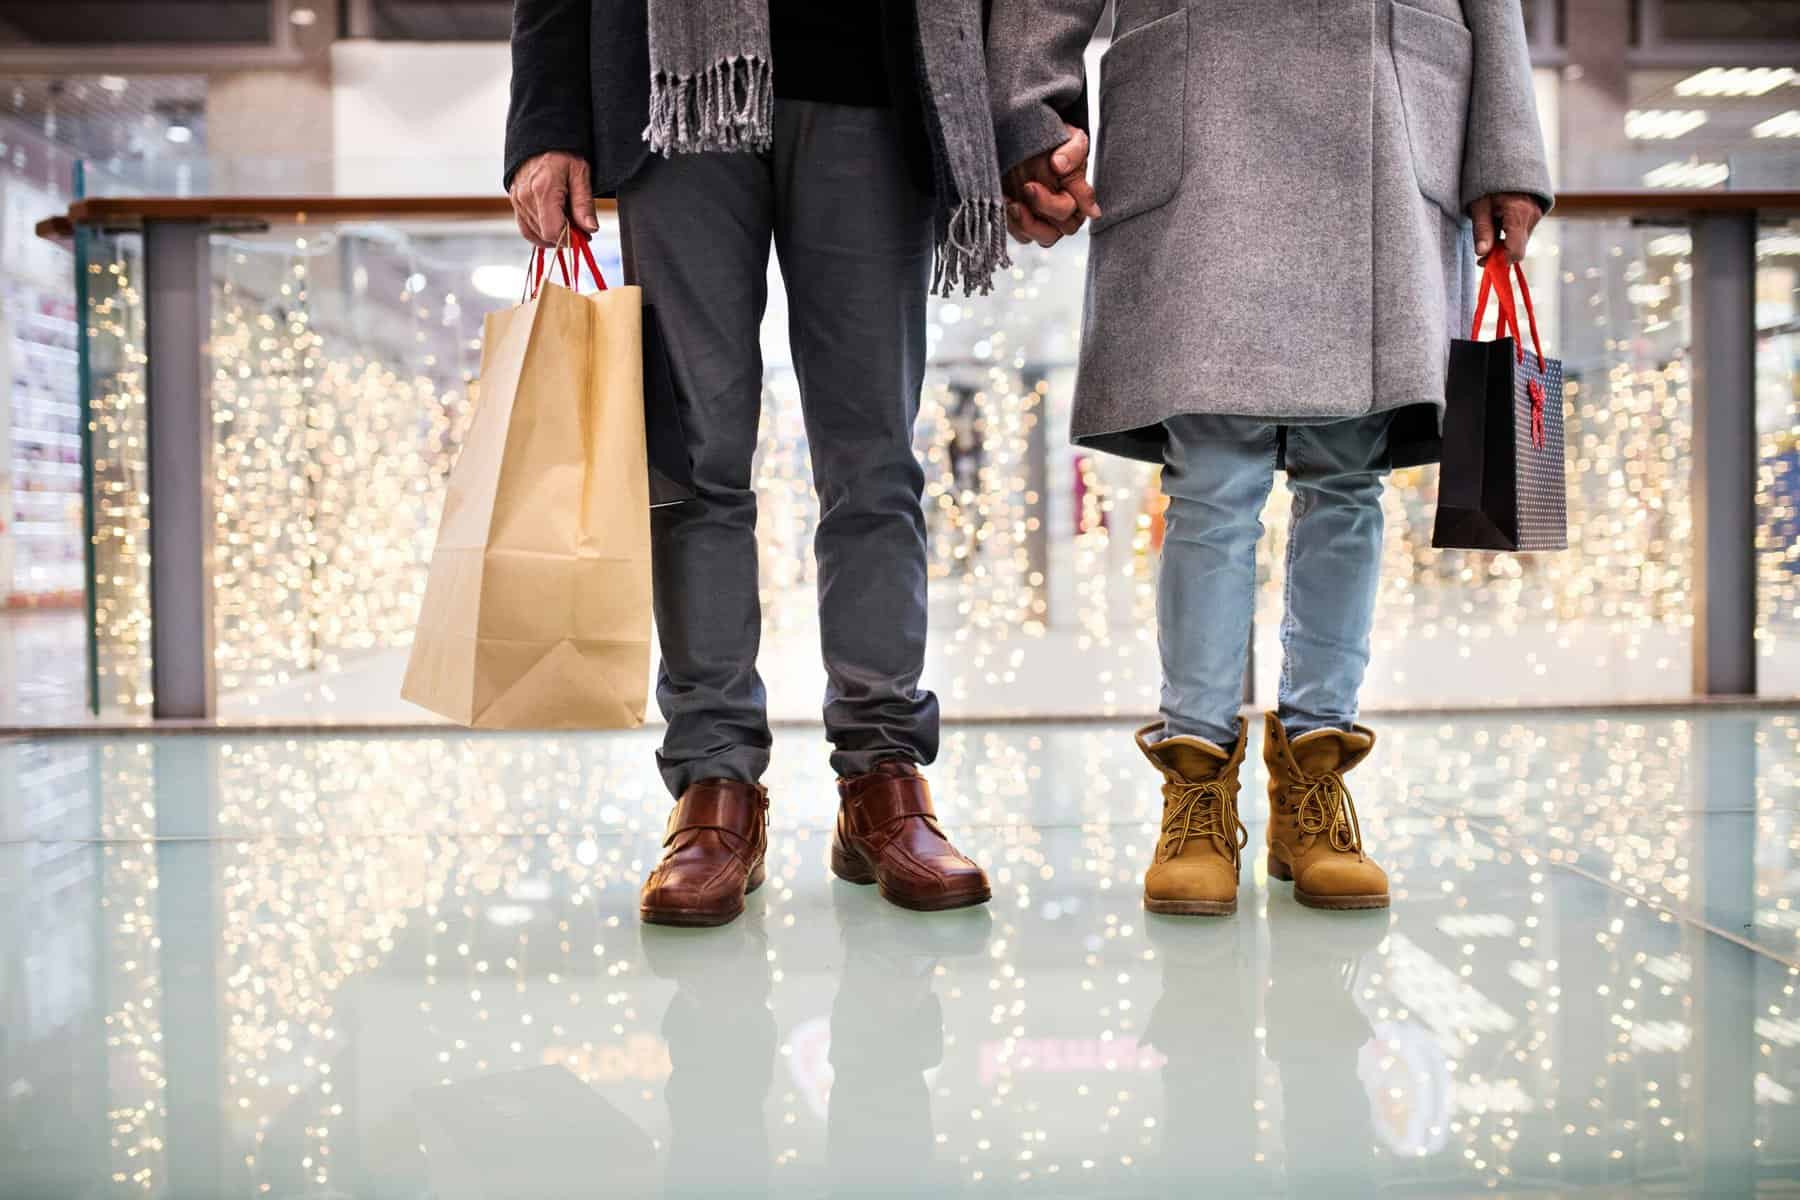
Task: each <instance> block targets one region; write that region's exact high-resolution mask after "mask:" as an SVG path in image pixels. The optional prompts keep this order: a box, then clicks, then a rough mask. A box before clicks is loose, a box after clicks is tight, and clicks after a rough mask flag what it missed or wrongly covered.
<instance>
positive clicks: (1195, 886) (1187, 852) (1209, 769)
mask: <svg viewBox="0 0 1800 1200" xmlns="http://www.w3.org/2000/svg"><path fill="white" fill-rule="evenodd" d="M1162 728H1163V726H1162V725H1161V723H1158V724H1154V725H1146V726H1144V728H1142V729H1140V730H1138V731H1137V744H1138V749H1139V750H1141V751H1143V753H1144V757H1145V758H1147V759H1149V760H1150V762H1151V764H1152V765H1153V766H1155V767H1156V769H1157V770H1158V771H1161V772H1162V776H1163V788H1162V794H1163V812H1162V831H1161V833H1160V834H1159V835H1158V837H1157V839H1156V856H1155V858H1154V859H1153V860H1152V861H1151V863H1150V869H1149V870H1148V871H1146V872H1145V873H1144V907H1145V908H1147V909H1149V910H1150V911H1151V912H1153V913H1162V914H1164V915H1165V916H1182V917H1223V916H1229V915H1230V914H1232V913H1234V912H1236V911H1237V889H1238V860H1239V854H1240V852H1241V851H1242V850H1243V848H1244V843H1245V841H1246V840H1247V839H1248V837H1249V834H1248V833H1246V832H1245V830H1244V826H1243V823H1242V822H1241V821H1239V820H1238V810H1237V801H1238V791H1239V788H1240V786H1241V785H1240V784H1239V782H1238V771H1239V768H1241V767H1242V766H1243V765H1244V745H1245V742H1246V741H1247V738H1246V733H1247V729H1248V727H1247V725H1246V724H1245V722H1244V721H1242V720H1239V721H1238V736H1237V744H1236V745H1234V746H1233V747H1232V748H1231V749H1229V750H1226V749H1224V748H1223V747H1220V746H1216V745H1214V744H1213V743H1211V742H1209V741H1207V740H1206V739H1205V738H1197V737H1168V738H1162V739H1161V740H1159V741H1155V742H1152V741H1150V740H1149V738H1148V735H1149V734H1150V733H1152V732H1154V731H1156V730H1160V729H1162Z"/></svg>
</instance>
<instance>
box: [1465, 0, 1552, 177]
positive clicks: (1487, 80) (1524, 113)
mask: <svg viewBox="0 0 1800 1200" xmlns="http://www.w3.org/2000/svg"><path fill="white" fill-rule="evenodd" d="M1463 13H1464V15H1465V16H1466V17H1467V19H1468V22H1469V31H1470V32H1471V33H1473V34H1474V35H1475V57H1474V66H1473V79H1472V81H1471V87H1470V95H1469V128H1468V140H1467V148H1466V149H1465V150H1464V152H1463V171H1462V204H1463V209H1464V210H1465V211H1467V209H1468V207H1469V205H1471V204H1473V203H1474V202H1475V201H1476V200H1479V199H1480V198H1481V197H1483V196H1490V195H1492V194H1494V193H1495V192H1523V193H1524V194H1526V195H1528V196H1535V197H1536V198H1537V201H1538V203H1539V204H1540V205H1541V206H1543V209H1544V211H1545V212H1549V211H1550V205H1551V204H1552V202H1553V201H1554V197H1553V195H1552V194H1551V190H1550V169H1549V166H1548V165H1547V164H1546V162H1545V156H1544V133H1543V129H1542V127H1540V126H1539V124H1538V113H1537V96H1536V93H1535V92H1534V91H1533V90H1532V86H1531V55H1530V52H1529V50H1528V48H1527V45H1526V41H1525V15H1524V13H1523V11H1522V10H1521V8H1520V5H1519V0H1463Z"/></svg>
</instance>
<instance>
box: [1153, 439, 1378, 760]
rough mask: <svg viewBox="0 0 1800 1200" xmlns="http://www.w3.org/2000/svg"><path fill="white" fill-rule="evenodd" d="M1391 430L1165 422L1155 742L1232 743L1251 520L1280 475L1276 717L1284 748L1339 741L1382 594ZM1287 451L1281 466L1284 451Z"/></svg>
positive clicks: (1254, 533) (1258, 517)
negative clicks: (1335, 733)
mask: <svg viewBox="0 0 1800 1200" xmlns="http://www.w3.org/2000/svg"><path fill="white" fill-rule="evenodd" d="M1390 423H1391V417H1390V416H1389V415H1386V414H1379V415H1376V416H1372V417H1361V418H1357V419H1355V420H1350V421H1341V422H1338V423H1335V424H1331V425H1288V426H1282V425H1275V424H1270V423H1269V422H1266V421H1258V420H1254V419H1251V418H1246V417H1226V416H1181V417H1173V418H1171V419H1170V420H1168V421H1166V422H1164V428H1165V429H1166V430H1167V431H1168V442H1167V445H1166V447H1165V449H1164V451H1163V478H1162V488H1163V492H1164V494H1165V495H1167V496H1168V498H1169V508H1168V513H1167V517H1166V522H1167V523H1166V526H1165V533H1164V537H1163V554H1162V574H1161V578H1160V580H1159V581H1158V586H1157V593H1156V616H1157V624H1158V635H1157V637H1158V642H1159V644H1160V646H1161V649H1162V668H1163V688H1162V716H1163V720H1164V722H1165V723H1166V727H1167V733H1166V736H1179V735H1184V734H1186V735H1192V736H1197V737H1202V738H1205V739H1207V740H1208V741H1210V742H1215V743H1217V744H1219V745H1221V746H1226V747H1229V746H1230V745H1231V744H1232V743H1233V742H1234V741H1235V740H1236V738H1237V715H1238V709H1239V708H1240V706H1241V705H1242V702H1243V696H1244V669H1245V667H1246V665H1247V664H1248V661H1249V655H1250V618H1251V614H1252V611H1253V609H1254V607H1255V603H1256V543H1257V540H1258V539H1259V538H1260V537H1261V536H1262V531H1263V526H1262V510H1263V505H1264V504H1265V503H1266V502H1267V500H1268V498H1269V490H1270V488H1271V487H1273V486H1274V479H1275V472H1276V470H1277V469H1278V468H1279V467H1280V466H1282V465H1285V467H1286V470H1287V482H1288V490H1289V491H1290V492H1291V493H1292V494H1293V519H1292V522H1291V524H1290V526H1289V531H1288V548H1287V594H1286V597H1285V607H1286V610H1287V611H1286V614H1285V616H1284V617H1283V619H1282V622H1281V653H1282V667H1281V695H1280V698H1279V699H1280V710H1279V711H1280V716H1281V721H1282V724H1283V725H1285V726H1286V727H1287V730H1288V732H1289V733H1290V734H1292V735H1295V736H1298V735H1299V734H1302V733H1310V732H1312V731H1313V730H1315V729H1328V728H1329V729H1349V728H1350V726H1351V725H1352V724H1353V723H1354V722H1355V720H1356V698H1357V693H1358V692H1359V691H1360V690H1361V689H1362V680H1363V672H1364V670H1365V669H1366V668H1367V667H1368V664H1369V627H1370V625H1371V624H1372V623H1373V622H1374V618H1375V592H1376V588H1377V586H1378V584H1379V583H1380V580H1381V530H1382V518H1381V485H1382V477H1383V476H1384V475H1385V474H1386V473H1387V461H1388V453H1387V435H1388V426H1389V424H1390ZM1284 441H1285V453H1284V451H1283V442H1284Z"/></svg>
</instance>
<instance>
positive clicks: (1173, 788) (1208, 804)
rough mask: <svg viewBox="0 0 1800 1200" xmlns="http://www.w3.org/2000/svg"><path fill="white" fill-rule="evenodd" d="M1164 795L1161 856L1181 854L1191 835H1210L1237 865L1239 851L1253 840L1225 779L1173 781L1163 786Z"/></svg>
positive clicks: (1194, 836) (1168, 856) (1193, 837)
mask: <svg viewBox="0 0 1800 1200" xmlns="http://www.w3.org/2000/svg"><path fill="white" fill-rule="evenodd" d="M1163 798H1164V801H1165V807H1164V809H1163V833H1162V846H1161V847H1160V850H1161V853H1160V854H1159V855H1158V858H1159V859H1164V858H1172V857H1174V856H1175V855H1177V854H1180V853H1181V851H1182V848H1183V847H1184V846H1186V845H1187V844H1188V841H1189V840H1190V839H1195V838H1210V839H1212V841H1213V842H1214V843H1215V844H1217V846H1218V847H1219V850H1220V851H1221V852H1222V853H1223V854H1224V855H1225V856H1226V857H1227V858H1229V859H1230V860H1231V862H1232V865H1233V866H1235V865H1237V861H1238V852H1239V851H1241V850H1242V849H1243V848H1244V847H1245V846H1247V845H1249V844H1250V831H1249V830H1248V829H1245V828H1244V823H1243V822H1242V821H1240V820H1238V815H1237V805H1236V804H1235V803H1233V801H1232V798H1231V791H1230V789H1229V788H1227V787H1226V786H1225V784H1224V783H1223V782H1221V781H1220V780H1216V779H1213V780H1208V781H1206V782H1204V783H1170V784H1169V785H1167V786H1166V787H1164V788H1163Z"/></svg>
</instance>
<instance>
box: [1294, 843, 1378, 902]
mask: <svg viewBox="0 0 1800 1200" xmlns="http://www.w3.org/2000/svg"><path fill="white" fill-rule="evenodd" d="M1269 878H1270V879H1278V880H1280V881H1281V882H1282V883H1293V882H1294V872H1293V869H1292V868H1291V867H1289V866H1288V865H1287V864H1286V863H1284V862H1282V861H1281V860H1280V859H1279V858H1276V857H1275V855H1274V854H1270V855H1269ZM1294 900H1295V902H1296V903H1299V904H1304V905H1305V906H1306V907H1308V908H1319V909H1325V910H1327V911H1331V912H1351V911H1354V910H1357V909H1368V908H1386V907H1387V906H1388V898H1387V896H1386V895H1380V894H1378V895H1373V896H1314V895H1310V894H1309V893H1307V892H1303V891H1301V890H1300V885H1299V884H1294Z"/></svg>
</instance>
